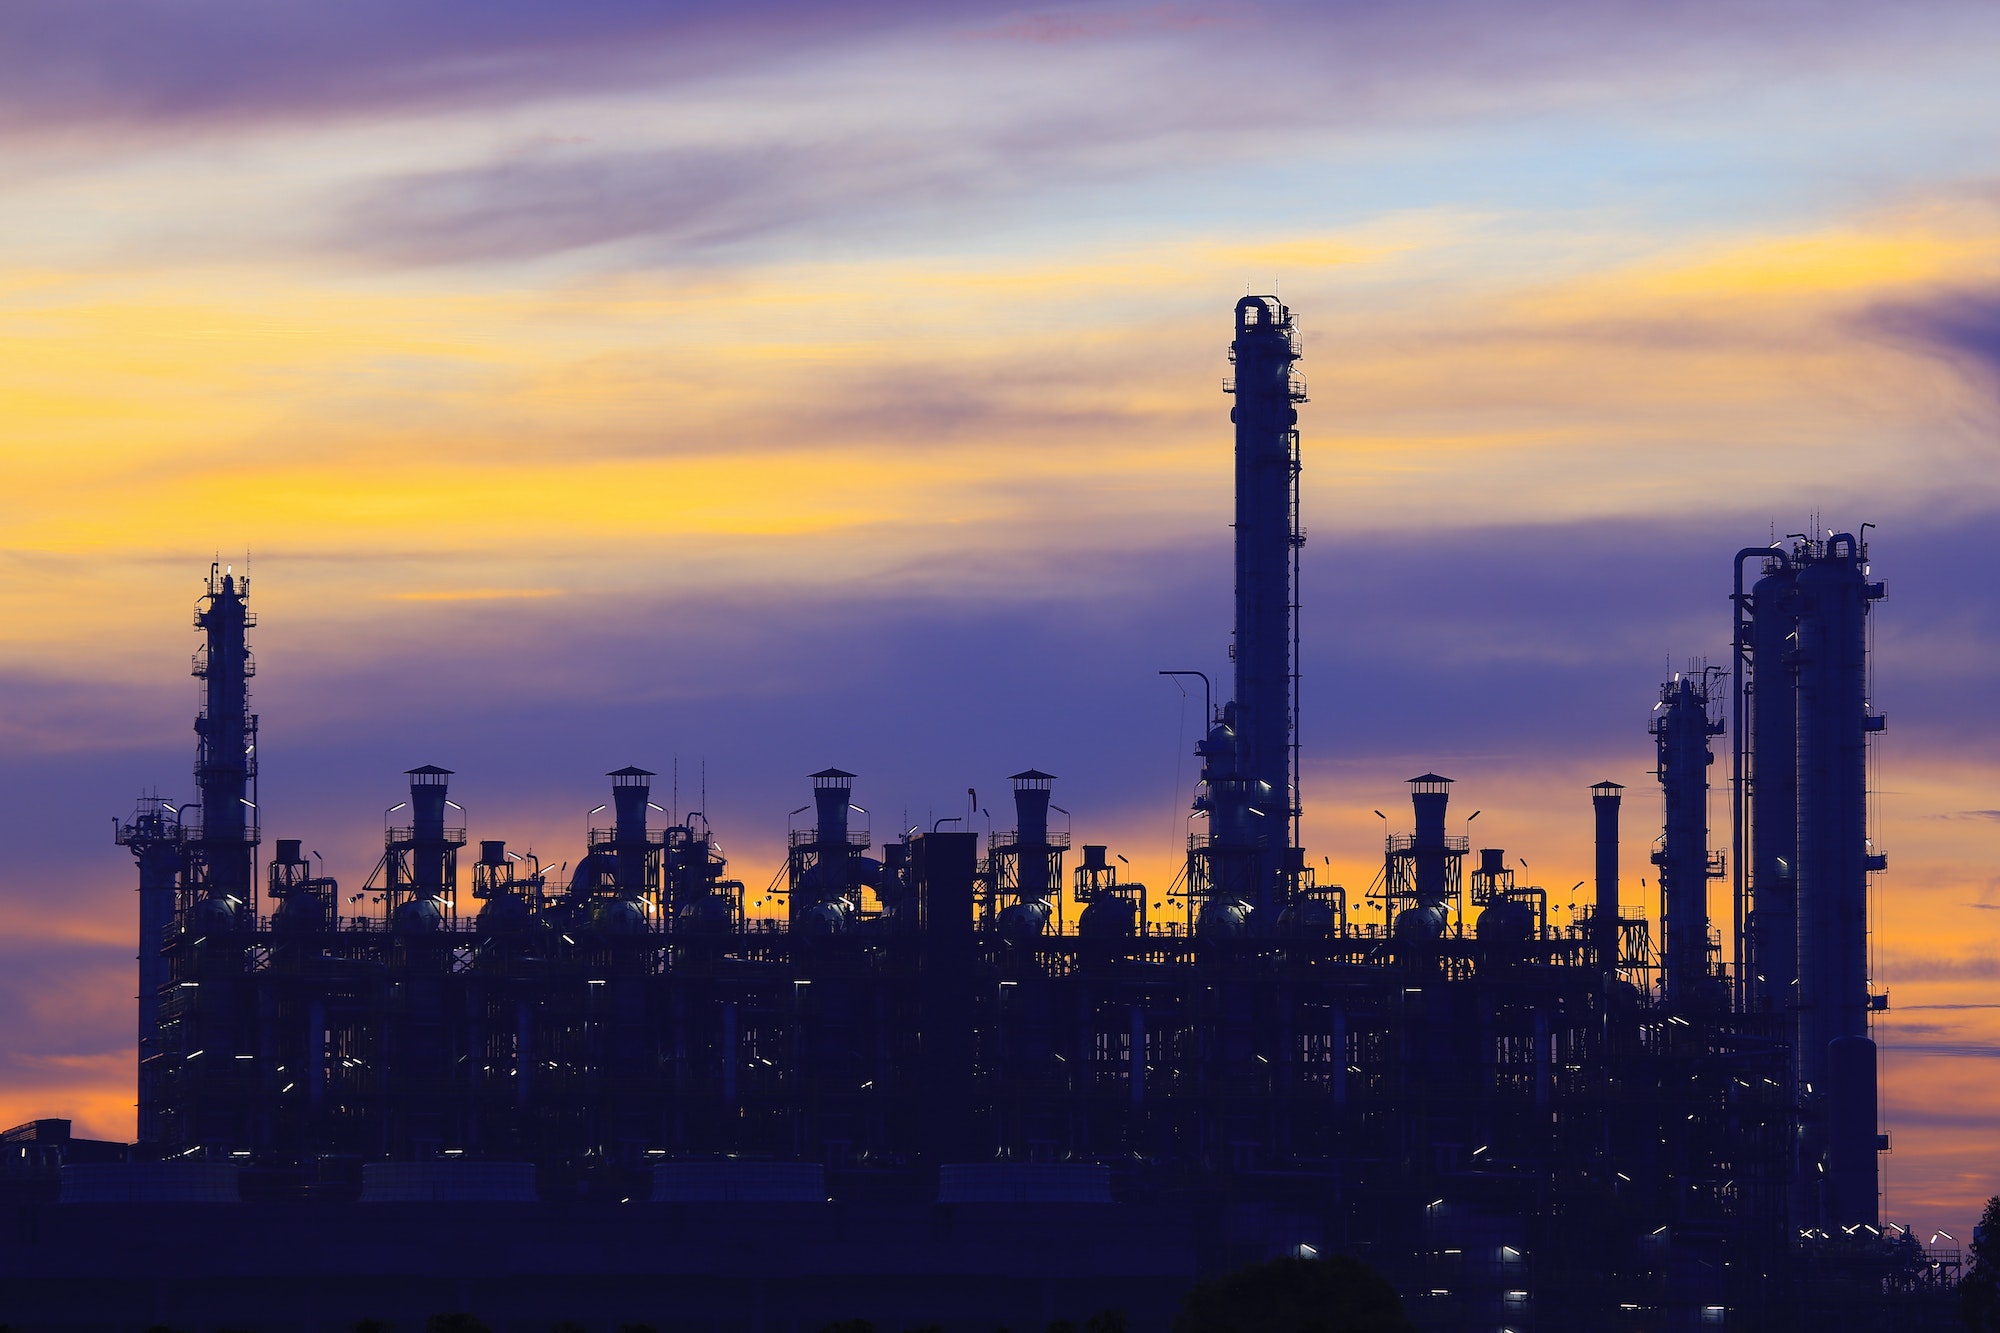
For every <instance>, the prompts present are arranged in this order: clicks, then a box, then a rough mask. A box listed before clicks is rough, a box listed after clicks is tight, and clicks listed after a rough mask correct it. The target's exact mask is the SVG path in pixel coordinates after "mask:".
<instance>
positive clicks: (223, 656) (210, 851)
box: [187, 565, 258, 924]
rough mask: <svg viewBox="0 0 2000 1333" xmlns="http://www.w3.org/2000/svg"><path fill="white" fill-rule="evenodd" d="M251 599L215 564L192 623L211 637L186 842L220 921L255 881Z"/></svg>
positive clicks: (198, 881)
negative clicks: (193, 809) (193, 810)
mask: <svg viewBox="0 0 2000 1333" xmlns="http://www.w3.org/2000/svg"><path fill="white" fill-rule="evenodd" d="M249 597H250V580H249V578H248V577H244V578H240V579H239V578H237V577H236V576H235V574H234V573H233V572H232V571H229V570H226V569H224V568H223V567H222V566H220V565H210V566H209V568H208V591H207V592H206V593H205V594H203V596H202V598H201V600H200V601H199V602H197V603H196V604H195V613H194V623H195V628H197V629H199V630H201V631H202V632H203V634H204V635H205V636H206V641H205V642H204V643H203V645H202V649H201V651H200V652H199V653H197V654H196V655H195V659H194V674H195V677H196V679H198V680H201V681H203V682H204V684H205V686H206V688H205V690H204V694H203V699H202V709H201V715H200V716H199V717H197V718H196V719H195V722H194V731H195V736H196V737H197V738H198V740H197V745H196V750H195V763H194V781H195V789H196V790H197V791H198V792H199V793H200V798H201V825H200V831H199V832H198V833H197V834H196V835H195V836H194V837H193V838H191V839H189V841H188V844H187V848H188V871H189V876H188V878H189V882H190V885H189V886H190V887H191V888H193V889H194V890H195V893H196V896H197V897H198V898H202V899H206V900H208V901H211V902H214V903H217V904H219V906H218V907H216V908H211V909H208V912H207V913H206V916H207V917H208V918H209V919H210V920H212V921H213V922H214V923H216V924H220V923H222V922H225V921H227V920H230V919H232V917H238V918H240V916H241V915H242V914H243V912H244V910H245V905H246V904H249V903H250V901H251V894H252V893H253V891H254V887H255V883H256V880H255V876H254V875H253V874H252V873H251V872H252V866H251V859H252V856H253V854H254V849H255V848H256V846H257V841H258V830H257V717H256V715H255V714H254V713H252V712H251V711H250V678H251V677H252V676H254V675H256V674H257V667H256V663H255V662H253V661H252V660H251V657H250V646H249V644H248V643H247V642H246V641H245V639H244V631H246V630H248V629H249V628H250V627H251V626H253V625H255V624H256V623H257V617H256V615H255V614H254V613H252V612H251V610H250V606H249Z"/></svg>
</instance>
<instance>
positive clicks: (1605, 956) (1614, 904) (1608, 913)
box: [1590, 781, 1625, 972]
mask: <svg viewBox="0 0 2000 1333" xmlns="http://www.w3.org/2000/svg"><path fill="white" fill-rule="evenodd" d="M1624 790H1625V785H1624V784H1623V783H1620V782H1610V781H1605V782H1600V783H1598V784H1596V785H1595V786H1593V787H1592V788H1591V789H1590V806H1591V810H1592V812H1593V813H1595V814H1596V816H1597V908H1596V911H1595V912H1594V913H1593V914H1592V917H1591V941H1592V947H1593V948H1594V949H1595V950H1596V952H1597V969H1598V971H1600V972H1613V971H1616V970H1617V968H1618V803H1619V801H1620V800H1621V799H1622V798H1621V797H1620V795H1619V793H1620V792H1622V791H1624Z"/></svg>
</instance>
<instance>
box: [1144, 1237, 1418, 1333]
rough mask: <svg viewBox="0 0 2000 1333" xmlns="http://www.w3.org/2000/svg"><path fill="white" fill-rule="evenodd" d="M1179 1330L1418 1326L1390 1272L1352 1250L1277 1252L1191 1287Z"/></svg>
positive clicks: (1304, 1331)
mask: <svg viewBox="0 0 2000 1333" xmlns="http://www.w3.org/2000/svg"><path fill="white" fill-rule="evenodd" d="M1174 1333H1416V1326H1415V1325H1414V1324H1412V1323H1411V1322H1410V1321H1409V1320H1408V1319H1406V1318H1404V1317H1403V1301H1402V1298H1401V1297H1400V1296H1398V1295H1396V1289H1395V1288H1394V1287H1392V1286H1390V1285H1389V1284H1388V1282H1387V1281H1385V1280H1384V1279H1383V1278H1382V1275H1381V1274H1379V1273H1377V1272H1376V1271H1375V1270H1374V1269H1372V1268H1370V1267H1369V1266H1368V1265H1367V1264H1364V1263H1362V1262H1361V1261H1360V1260H1359V1259H1351V1258H1349V1257H1347V1256H1346V1255H1334V1256H1333V1257H1332V1258H1328V1259H1297V1258H1284V1259H1273V1260H1272V1261H1271V1262H1269V1263H1264V1264H1252V1265H1251V1266H1250V1267H1248V1268H1243V1269H1238V1270H1237V1271H1236V1272H1234V1273H1229V1274H1225V1275H1224V1276H1222V1277H1218V1278H1213V1279H1211V1280H1209V1281H1207V1282H1204V1283H1202V1284H1201V1285H1200V1286H1198V1287H1196V1288H1195V1289H1194V1290H1193V1291H1191V1292H1189V1293H1188V1294H1187V1299H1186V1300H1185V1301H1184V1302H1182V1304H1181V1312H1180V1314H1179V1315H1178V1316H1176V1317H1175V1319H1174Z"/></svg>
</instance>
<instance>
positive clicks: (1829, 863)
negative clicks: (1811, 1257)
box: [1760, 532, 1888, 1226]
mask: <svg viewBox="0 0 2000 1333" xmlns="http://www.w3.org/2000/svg"><path fill="white" fill-rule="evenodd" d="M1867 560H1868V556H1867V551H1866V549H1865V548H1864V547H1862V545H1861V544H1860V543H1859V542H1858V541H1856V540H1855V538H1854V537H1853V536H1852V535H1850V534H1848V533H1844V532H1843V533H1835V534H1833V535H1831V536H1829V537H1828V538H1827V539H1826V540H1825V541H1824V542H1816V543H1810V544H1808V545H1806V546H1802V547H1801V548H1799V550H1798V551H1797V552H1796V554H1795V559H1794V567H1795V568H1796V570H1797V577H1796V579H1795V580H1794V586H1795V588H1796V595H1797V600H1798V629H1797V648H1796V651H1795V657H1794V660H1795V662H1796V664H1797V665H1796V673H1797V674H1796V687H1797V690H1798V697H1797V743H1798V772H1797V784H1798V786H1797V798H1798V875H1797V886H1798V899H1797V910H1798V932H1799V934H1798V975H1799V984H1798V1063H1799V1079H1800V1081H1801V1083H1802V1084H1803V1085H1805V1086H1806V1087H1809V1088H1810V1089H1811V1091H1810V1092H1808V1093H1807V1094H1806V1108H1807V1112H1808V1128H1807V1136H1806V1170H1807V1172H1808V1173H1809V1174H1817V1173H1816V1172H1813V1169H1812V1168H1813V1164H1814V1163H1815V1159H1817V1158H1819V1157H1820V1156H1821V1154H1823V1155H1824V1166H1825V1176H1824V1192H1823V1195H1822V1198H1821V1200H1820V1205H1819V1206H1820V1210H1821V1213H1820V1220H1821V1222H1822V1223H1823V1224H1836V1225H1842V1226H1852V1225H1855V1224H1857V1223H1868V1224H1871V1225H1872V1224H1874V1223H1875V1221H1876V1213H1877V1198H1876V1190H1877V1163H1876V1160H1875V1153H1876V1138H1875V1135H1876V1129H1875V1075H1876V1058H1875V1043H1874V1041H1873V1040H1872V1039H1870V1037H1869V1036H1868V1013H1869V1006H1870V999H1869V992H1868V876H1869V874H1870V873H1871V872H1873V871H1877V870H1881V869H1884V868H1885V867H1886V866H1887V865H1888V859H1887V858H1886V857H1884V856H1883V855H1882V854H1881V853H1879V852H1877V851H1875V850H1874V848H1873V845H1872V844H1871V843H1870V842H1869V839H1868V734H1869V733H1870V732H1873V731H1879V730H1881V729H1882V726H1883V719H1882V718H1881V717H1879V716H1876V715H1873V714H1871V713H1870V712H1869V708H1868V627H1867V619H1868V609H1869V606H1870V605H1871V604H1872V603H1873V602H1874V601H1876V600H1877V599H1878V598H1880V597H1882V596H1883V593H1884V590H1883V586H1882V585H1881V584H1880V583H1871V582H1869V577H1868V564H1867ZM1760 795H1761V793H1760Z"/></svg>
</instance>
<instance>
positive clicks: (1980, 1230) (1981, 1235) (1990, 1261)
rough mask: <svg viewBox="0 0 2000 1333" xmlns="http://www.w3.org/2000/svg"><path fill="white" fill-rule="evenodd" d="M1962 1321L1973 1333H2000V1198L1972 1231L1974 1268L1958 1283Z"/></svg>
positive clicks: (1989, 1202)
mask: <svg viewBox="0 0 2000 1333" xmlns="http://www.w3.org/2000/svg"><path fill="white" fill-rule="evenodd" d="M1958 1317H1959V1319H1960V1320H1961V1321H1963V1322H1964V1324H1965V1326H1966V1327H1967V1328H1969V1329H1971V1330H1972V1333H2000V1194H1996V1195H1994V1196H1993V1197H1992V1198H1990V1199H1988V1200H1987V1201H1986V1211H1985V1212H1984V1213H1981V1214H1980V1216H1979V1225H1978V1226H1977V1227H1975V1228H1973V1231H1972V1266H1971V1267H1970V1268H1967V1269H1966V1270H1965V1276H1964V1277H1962V1278H1960V1279H1959V1282H1958Z"/></svg>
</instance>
